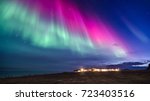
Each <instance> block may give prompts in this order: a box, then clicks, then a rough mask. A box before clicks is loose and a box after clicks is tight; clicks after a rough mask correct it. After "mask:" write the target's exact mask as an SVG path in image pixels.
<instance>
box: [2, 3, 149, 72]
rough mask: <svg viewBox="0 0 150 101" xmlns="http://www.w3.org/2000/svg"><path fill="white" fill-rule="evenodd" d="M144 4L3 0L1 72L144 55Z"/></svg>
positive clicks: (146, 41)
mask: <svg viewBox="0 0 150 101" xmlns="http://www.w3.org/2000/svg"><path fill="white" fill-rule="evenodd" d="M149 5H150V2H149V1H148V0H143V1H142V0H132V1H130V0H122V1H120V0H11V1H10V0H2V1H1V2H0V12H1V13H0V31H1V33H0V38H1V39H0V54H1V56H2V58H1V60H0V63H1V71H2V70H5V69H6V70H7V69H8V67H9V68H13V69H14V68H17V69H19V70H20V69H21V70H24V69H27V70H30V69H31V70H32V69H33V70H34V69H37V70H43V69H44V70H54V71H55V70H56V71H57V70H59V71H61V69H64V68H65V69H66V68H69V67H70V68H74V66H78V65H82V64H83V65H84V64H87V63H86V62H87V61H92V64H91V65H97V64H96V63H97V62H99V63H101V62H102V61H103V62H106V61H107V63H109V62H108V61H110V62H112V61H114V60H115V61H117V62H118V61H121V60H127V61H128V60H129V61H130V60H132V59H136V60H140V59H149V56H150V55H149V52H148V50H150V46H148V45H149V43H150V42H149V38H150V35H149V33H150V31H149V25H150V20H149V17H150V7H149ZM95 60H96V61H95ZM93 61H94V62H93ZM133 61H134V60H133ZM88 63H89V62H88ZM90 63H91V62H90ZM99 63H98V64H99Z"/></svg>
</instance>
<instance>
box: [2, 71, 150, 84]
mask: <svg viewBox="0 0 150 101" xmlns="http://www.w3.org/2000/svg"><path fill="white" fill-rule="evenodd" d="M0 83H1V84H150V72H147V71H124V72H105V73H60V74H48V75H37V76H26V77H14V78H1V79H0Z"/></svg>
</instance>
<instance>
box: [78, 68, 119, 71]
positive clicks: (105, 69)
mask: <svg viewBox="0 0 150 101" xmlns="http://www.w3.org/2000/svg"><path fill="white" fill-rule="evenodd" d="M119 71H120V69H119V68H99V69H98V68H90V69H88V68H80V69H78V70H76V72H119Z"/></svg>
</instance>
